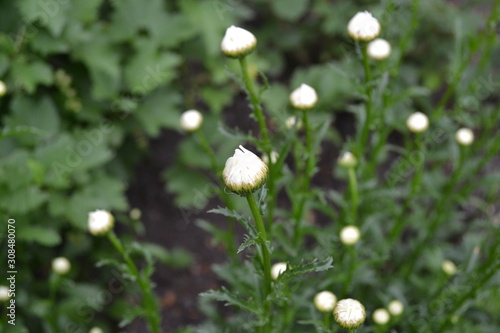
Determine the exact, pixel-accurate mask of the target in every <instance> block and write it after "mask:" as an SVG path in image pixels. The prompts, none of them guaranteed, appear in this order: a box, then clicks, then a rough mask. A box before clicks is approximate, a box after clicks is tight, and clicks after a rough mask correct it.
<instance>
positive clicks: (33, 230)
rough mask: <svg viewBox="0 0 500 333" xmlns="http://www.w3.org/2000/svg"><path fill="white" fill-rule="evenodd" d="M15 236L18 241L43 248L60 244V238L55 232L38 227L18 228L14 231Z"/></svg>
mask: <svg viewBox="0 0 500 333" xmlns="http://www.w3.org/2000/svg"><path fill="white" fill-rule="evenodd" d="M16 235H17V238H18V239H19V240H22V241H25V242H35V243H38V244H40V245H43V246H49V247H52V246H56V245H59V244H60V243H61V236H60V235H59V233H58V232H57V231H56V230H54V229H50V228H47V227H42V226H38V225H30V226H20V227H19V228H18V229H16Z"/></svg>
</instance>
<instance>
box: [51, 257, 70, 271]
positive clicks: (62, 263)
mask: <svg viewBox="0 0 500 333" xmlns="http://www.w3.org/2000/svg"><path fill="white" fill-rule="evenodd" d="M70 269H71V263H70V262H69V260H68V259H67V258H65V257H57V258H55V259H54V260H52V270H53V271H54V272H55V273H57V274H59V275H65V274H67V273H68V272H69V271H70Z"/></svg>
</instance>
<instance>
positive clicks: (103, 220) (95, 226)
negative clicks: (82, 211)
mask: <svg viewBox="0 0 500 333" xmlns="http://www.w3.org/2000/svg"><path fill="white" fill-rule="evenodd" d="M114 222H115V219H114V218H113V215H111V213H110V212H108V211H106V210H102V209H98V210H96V211H94V212H90V213H89V220H88V227H89V232H90V233H91V234H92V235H94V236H101V235H105V234H106V233H108V232H109V231H110V230H111V229H113V225H114Z"/></svg>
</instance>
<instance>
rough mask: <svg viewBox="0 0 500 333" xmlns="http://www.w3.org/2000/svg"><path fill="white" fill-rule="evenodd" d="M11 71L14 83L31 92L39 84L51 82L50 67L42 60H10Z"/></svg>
mask: <svg viewBox="0 0 500 333" xmlns="http://www.w3.org/2000/svg"><path fill="white" fill-rule="evenodd" d="M11 73H12V77H13V80H14V83H15V84H16V85H18V86H21V87H23V88H24V89H25V90H26V92H28V93H29V94H32V93H34V92H35V90H36V87H37V86H38V85H39V84H45V85H50V84H52V82H53V73H52V69H51V68H50V67H49V66H48V65H47V64H46V63H44V62H41V61H35V62H31V63H27V62H25V61H24V60H22V58H19V59H15V60H14V61H13V62H12V67H11Z"/></svg>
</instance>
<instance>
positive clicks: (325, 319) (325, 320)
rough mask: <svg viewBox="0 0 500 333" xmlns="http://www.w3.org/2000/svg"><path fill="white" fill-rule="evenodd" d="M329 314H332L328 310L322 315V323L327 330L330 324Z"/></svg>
mask: <svg viewBox="0 0 500 333" xmlns="http://www.w3.org/2000/svg"><path fill="white" fill-rule="evenodd" d="M331 316H332V314H331V313H330V312H328V313H325V314H324V315H323V325H324V326H325V328H326V329H327V330H329V329H330V326H331V324H330V318H331Z"/></svg>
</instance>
